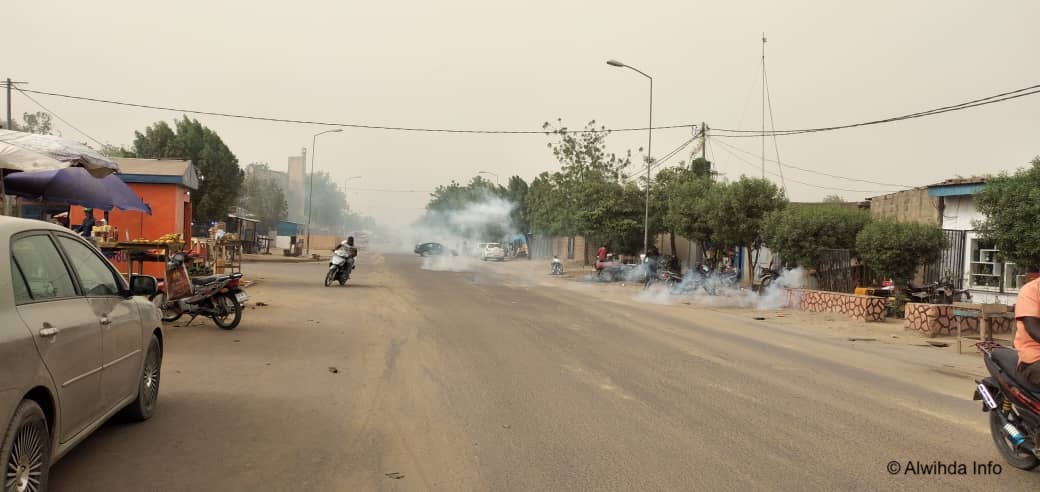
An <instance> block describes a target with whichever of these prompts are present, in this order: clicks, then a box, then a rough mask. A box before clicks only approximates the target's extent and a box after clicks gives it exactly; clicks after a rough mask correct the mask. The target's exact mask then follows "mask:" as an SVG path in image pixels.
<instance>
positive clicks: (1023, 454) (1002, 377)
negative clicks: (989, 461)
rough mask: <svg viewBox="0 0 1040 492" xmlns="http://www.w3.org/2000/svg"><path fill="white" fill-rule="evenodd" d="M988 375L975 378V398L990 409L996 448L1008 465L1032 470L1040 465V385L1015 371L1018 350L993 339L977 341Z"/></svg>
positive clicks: (987, 410)
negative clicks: (992, 340)
mask: <svg viewBox="0 0 1040 492" xmlns="http://www.w3.org/2000/svg"><path fill="white" fill-rule="evenodd" d="M976 347H978V348H979V350H981V351H982V353H983V360H984V361H985V362H986V369H987V370H989V373H990V377H988V378H983V379H981V380H976V381H975V383H976V384H977V386H976V387H975V396H974V398H973V399H974V400H982V402H983V404H982V411H983V412H988V413H989V430H990V434H991V435H992V436H993V443H994V444H995V445H996V446H997V451H1000V454H1001V455H1003V456H1004V459H1005V460H1007V462H1008V463H1009V464H1011V466H1014V467H1015V468H1021V469H1023V470H1032V469H1033V468H1036V467H1037V466H1038V465H1040V457H1038V456H1040V447H1038V443H1040V387H1038V386H1036V385H1033V384H1031V383H1030V382H1029V381H1027V380H1026V379H1025V378H1023V377H1021V376H1020V375H1019V374H1018V351H1017V350H1015V349H1012V348H1008V347H1003V346H1001V345H1000V344H998V343H995V342H989V341H985V342H980V343H978V344H976Z"/></svg>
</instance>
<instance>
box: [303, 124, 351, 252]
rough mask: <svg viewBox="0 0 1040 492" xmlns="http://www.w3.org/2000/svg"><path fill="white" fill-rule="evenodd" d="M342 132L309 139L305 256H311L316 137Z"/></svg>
mask: <svg viewBox="0 0 1040 492" xmlns="http://www.w3.org/2000/svg"><path fill="white" fill-rule="evenodd" d="M341 131H343V129H342V128H336V129H335V130H325V131H323V132H318V133H315V134H314V137H313V138H311V177H310V183H309V184H308V185H307V255H310V254H311V212H312V210H311V209H312V208H313V206H314V154H317V152H316V151H315V149H314V147H315V146H316V145H318V135H324V134H326V133H338V132H341Z"/></svg>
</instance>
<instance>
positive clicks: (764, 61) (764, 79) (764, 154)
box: [762, 32, 766, 179]
mask: <svg viewBox="0 0 1040 492" xmlns="http://www.w3.org/2000/svg"><path fill="white" fill-rule="evenodd" d="M762 179H766V33H764V32H763V33H762Z"/></svg>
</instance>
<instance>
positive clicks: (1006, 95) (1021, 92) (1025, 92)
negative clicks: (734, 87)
mask: <svg viewBox="0 0 1040 492" xmlns="http://www.w3.org/2000/svg"><path fill="white" fill-rule="evenodd" d="M1037 89H1040V84H1036V85H1032V86H1029V87H1024V88H1022V89H1018V90H1014V91H1008V92H1002V93H1000V94H994V95H992V96H988V97H983V98H979V99H973V100H971V101H967V102H963V103H959V104H953V105H950V106H942V107H939V108H933V109H929V110H925V111H919V112H916V113H910V114H905V115H902V116H893V117H890V118H883V119H879V120H871V121H864V122H861V123H851V124H847V125H838V126H828V127H821V128H805V129H798V130H775V131H770V132H763V131H755V130H728V129H724V128H713V130H716V131H720V132H726V133H731V134H732V135H725V134H718V135H716V136H717V137H724V138H740V137H744V138H747V137H762V136H768V135H798V134H801V133H816V132H824V131H833V130H843V129H846V128H857V127H861V126H871V125H880V124H882V123H892V122H895V121H902V120H909V119H913V118H922V117H925V116H933V115H937V114H942V113H948V112H951V111H960V110H962V109H969V108H974V107H978V106H985V105H987V104H994V103H998V102H1003V101H1008V100H1011V99H1017V98H1019V97H1025V96H1031V95H1033V94H1040V90H1037Z"/></svg>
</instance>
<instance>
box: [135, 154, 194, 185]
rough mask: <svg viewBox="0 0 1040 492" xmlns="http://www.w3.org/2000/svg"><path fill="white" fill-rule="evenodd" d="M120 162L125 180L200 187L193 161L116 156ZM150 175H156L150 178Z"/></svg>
mask: <svg viewBox="0 0 1040 492" xmlns="http://www.w3.org/2000/svg"><path fill="white" fill-rule="evenodd" d="M115 161H116V162H117V163H118V164H119V175H120V176H121V177H122V176H125V178H123V181H126V182H128V183H129V182H133V183H150V182H155V183H170V182H171V181H173V182H174V183H175V184H179V185H182V186H184V187H186V188H190V189H192V190H197V189H199V176H198V174H197V173H196V172H195V166H193V165H192V164H191V161H186V160H182V159H137V158H131V157H116V158H115ZM150 177H155V178H154V179H150Z"/></svg>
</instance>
